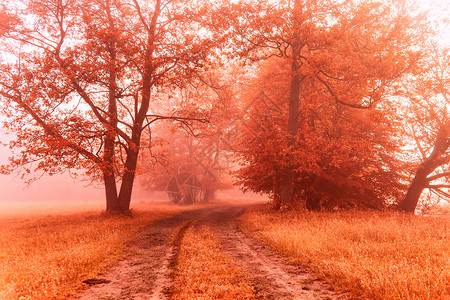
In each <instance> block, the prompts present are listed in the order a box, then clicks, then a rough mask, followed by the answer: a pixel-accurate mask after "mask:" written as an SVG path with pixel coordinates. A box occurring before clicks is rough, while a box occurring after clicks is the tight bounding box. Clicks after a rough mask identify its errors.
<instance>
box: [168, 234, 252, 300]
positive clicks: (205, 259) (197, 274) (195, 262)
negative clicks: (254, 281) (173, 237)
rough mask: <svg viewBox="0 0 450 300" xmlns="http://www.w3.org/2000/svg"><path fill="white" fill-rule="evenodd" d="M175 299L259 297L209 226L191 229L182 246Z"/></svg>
mask: <svg viewBox="0 0 450 300" xmlns="http://www.w3.org/2000/svg"><path fill="white" fill-rule="evenodd" d="M172 292H173V295H172V299H255V297H254V295H253V289H252V288H251V287H250V286H249V285H248V284H247V282H246V278H245V274H244V273H243V272H242V271H241V270H239V269H237V268H236V267H235V266H234V265H233V260H232V259H231V257H229V256H227V255H225V254H224V253H223V252H222V248H221V245H220V241H219V240H218V239H217V237H216V236H215V235H214V233H212V231H211V229H210V228H209V227H207V226H201V227H200V228H195V227H194V226H191V227H189V228H188V229H187V231H186V233H185V235H184V237H183V239H182V241H181V245H180V252H179V254H178V257H177V266H176V270H175V282H174V285H173V287H172Z"/></svg>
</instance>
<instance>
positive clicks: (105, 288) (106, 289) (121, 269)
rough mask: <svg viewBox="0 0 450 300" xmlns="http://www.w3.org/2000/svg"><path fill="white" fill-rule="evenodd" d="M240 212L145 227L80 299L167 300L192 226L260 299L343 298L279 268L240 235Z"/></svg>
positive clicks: (279, 261) (204, 213)
mask: <svg viewBox="0 0 450 300" xmlns="http://www.w3.org/2000/svg"><path fill="white" fill-rule="evenodd" d="M245 209H246V206H245V205H222V206H219V207H209V208H202V209H198V210H194V211H189V212H184V213H183V214H180V215H177V216H175V217H173V218H170V219H168V220H163V221H160V222H157V223H155V224H153V225H152V226H149V227H148V228H145V229H144V230H142V232H141V233H140V234H139V235H138V237H137V238H136V240H135V241H134V242H133V243H131V244H130V245H128V247H127V251H130V253H132V255H131V256H130V257H129V258H127V259H126V260H123V261H121V262H119V263H118V264H117V265H115V266H113V267H112V268H111V269H110V270H109V271H108V272H107V273H106V274H103V275H101V276H99V279H104V280H107V281H110V282H109V283H104V284H98V285H93V286H91V287H89V288H88V289H86V290H85V291H84V292H83V293H82V295H81V297H80V299H84V300H91V299H136V300H137V299H169V298H170V292H169V291H170V287H171V285H172V278H171V273H172V271H173V270H172V269H173V265H174V262H175V261H176V255H177V252H178V246H177V245H179V244H180V243H181V241H182V238H183V235H184V232H185V231H186V229H187V228H188V227H189V226H194V225H192V224H195V226H201V225H208V226H210V227H211V228H212V229H213V230H214V232H215V233H216V234H217V236H218V237H219V239H220V240H221V242H222V246H223V249H224V251H225V253H226V254H227V255H229V256H231V257H232V258H233V260H234V262H235V264H236V266H237V267H239V268H240V269H241V270H244V271H245V272H246V273H247V276H248V279H249V282H250V284H251V285H252V286H253V287H254V289H255V291H256V292H257V296H258V297H259V298H261V299H345V298H346V297H345V296H344V295H343V294H339V293H338V292H336V291H334V290H333V288H332V287H331V286H329V285H328V284H325V283H323V282H321V281H320V280H318V279H317V278H316V277H315V276H314V275H312V274H311V273H308V272H306V271H305V270H303V269H302V268H301V267H299V266H292V265H287V264H285V263H284V260H283V258H282V257H280V256H278V255H277V254H276V253H275V252H273V251H272V250H270V249H268V248H267V247H265V246H264V245H262V244H261V243H259V242H258V241H256V240H254V239H253V238H250V237H248V236H246V235H245V234H244V233H242V232H241V231H240V230H239V229H238V226H237V223H236V220H235V218H236V217H237V216H239V215H241V214H242V213H243V212H244V211H245Z"/></svg>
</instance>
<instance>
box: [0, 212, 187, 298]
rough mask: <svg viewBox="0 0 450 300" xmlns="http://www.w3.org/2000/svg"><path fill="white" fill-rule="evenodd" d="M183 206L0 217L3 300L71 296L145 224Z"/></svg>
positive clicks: (0, 288) (120, 254) (120, 255)
mask: <svg viewBox="0 0 450 300" xmlns="http://www.w3.org/2000/svg"><path fill="white" fill-rule="evenodd" d="M179 210H180V208H177V207H172V206H170V207H169V206H158V207H156V208H154V207H151V206H146V207H141V208H138V209H137V211H136V212H135V213H134V214H133V217H118V216H108V215H105V214H101V213H99V211H100V210H97V212H80V213H72V214H69V213H68V212H67V211H64V213H63V214H55V215H53V216H49V215H45V214H43V212H42V211H41V212H40V213H39V212H38V210H33V211H32V212H31V213H30V214H28V215H27V213H26V210H23V209H21V210H20V214H19V213H17V214H15V213H13V212H14V211H13V210H11V212H12V215H14V216H13V217H11V216H7V215H5V214H3V215H1V216H0V245H1V247H0V299H8V300H10V299H67V298H70V297H72V296H74V295H75V294H76V293H77V292H78V291H79V290H80V289H81V288H83V287H84V286H85V284H83V283H82V281H83V280H85V279H88V278H91V277H97V276H98V275H99V274H101V273H102V272H104V271H105V270H106V268H107V267H108V266H110V265H111V264H113V263H114V262H116V261H118V260H119V259H120V258H123V257H124V255H125V254H124V253H123V252H122V249H123V246H124V245H125V243H127V242H128V241H130V239H132V238H133V235H134V234H135V233H136V232H137V231H138V230H139V229H140V228H142V227H143V226H146V225H149V224H151V223H152V222H154V221H156V220H158V219H161V218H164V217H167V216H169V215H171V214H173V213H175V212H176V211H179ZM54 213H56V210H55V211H54Z"/></svg>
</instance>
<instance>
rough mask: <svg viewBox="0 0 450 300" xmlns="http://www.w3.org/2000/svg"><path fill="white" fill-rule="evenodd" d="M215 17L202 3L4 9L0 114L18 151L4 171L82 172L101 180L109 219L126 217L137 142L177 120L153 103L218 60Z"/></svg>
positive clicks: (46, 2) (42, 2)
mask: <svg viewBox="0 0 450 300" xmlns="http://www.w3.org/2000/svg"><path fill="white" fill-rule="evenodd" d="M214 10H215V5H211V4H210V3H209V1H184V0H170V1H161V0H153V1H141V0H93V1H91V0H89V1H87V0H79V1H69V0H30V1H23V2H17V1H9V0H6V1H3V5H2V6H1V11H0V16H7V18H6V17H5V18H3V17H2V18H0V34H1V37H0V45H1V47H2V49H4V53H3V55H2V56H1V59H2V60H1V64H0V100H1V101H2V108H1V109H2V114H3V116H4V126H5V127H6V128H7V129H8V130H10V131H11V132H14V133H16V135H17V140H16V141H14V142H12V143H11V144H10V146H11V147H13V148H16V149H18V150H19V151H20V153H19V155H18V156H17V157H13V158H12V159H11V163H10V165H9V168H7V169H4V171H8V172H9V171H11V170H13V169H15V168H17V167H19V166H25V172H26V173H30V172H33V171H43V172H47V173H50V174H53V173H58V172H63V171H65V170H68V169H72V170H73V169H78V170H83V172H84V170H87V171H86V172H85V174H86V175H87V176H88V177H90V178H94V179H98V180H102V181H103V183H104V185H105V192H106V208H107V210H110V211H120V212H124V211H127V210H128V209H129V206H130V201H131V194H132V189H133V183H134V179H135V171H136V166H137V161H138V156H139V152H140V148H141V136H142V133H143V132H144V130H146V129H148V128H149V126H150V124H152V123H153V122H154V121H155V120H157V119H160V118H172V119H177V116H174V115H169V116H161V115H158V114H157V113H156V110H155V109H152V101H153V99H155V97H157V96H158V94H159V93H161V92H163V93H164V94H167V93H170V90H171V89H173V88H174V87H177V88H183V86H185V85H186V83H187V82H189V80H190V79H191V78H192V77H193V76H195V74H196V73H198V72H200V71H201V70H202V68H203V67H204V66H205V65H207V64H208V62H209V60H210V59H212V57H213V56H214V55H213V54H214V53H217V48H218V47H220V46H219V45H220V41H221V39H220V34H219V32H220V29H218V28H217V27H215V26H216V25H217V24H219V21H218V18H212V17H211V16H213V15H214ZM216 21H217V23H216V24H213V22H216ZM163 113H164V112H163ZM117 183H120V186H118V185H116V184H117Z"/></svg>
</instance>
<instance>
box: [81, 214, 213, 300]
mask: <svg viewBox="0 0 450 300" xmlns="http://www.w3.org/2000/svg"><path fill="white" fill-rule="evenodd" d="M204 213H205V210H204V209H199V210H195V211H187V212H184V213H183V214H179V215H176V216H174V217H172V218H169V219H165V220H161V221H157V222H155V223H153V224H152V225H150V226H148V227H146V228H144V229H143V230H141V231H140V232H139V233H138V235H137V238H136V239H135V240H134V241H133V242H131V243H130V244H129V245H127V246H126V249H125V252H126V253H131V255H130V256H129V257H127V258H126V259H125V260H122V261H119V262H118V263H117V264H116V265H114V266H112V267H111V268H110V269H109V270H108V271H107V272H106V273H105V274H101V275H99V277H101V278H102V279H105V280H107V281H109V282H108V283H105V284H99V285H94V286H92V287H89V288H88V289H87V290H85V291H84V292H83V293H82V294H81V296H80V297H79V299H81V300H97V299H111V300H113V299H114V300H116V299H135V300H140V299H154V300H160V299H169V297H170V295H169V289H170V287H171V286H172V278H171V274H172V268H173V262H174V260H175V258H176V255H177V252H178V249H177V248H178V247H177V245H176V244H177V243H176V242H177V239H178V240H181V239H182V236H183V234H184V231H185V230H186V229H187V227H188V226H189V225H190V222H191V221H192V220H194V219H198V218H200V217H201V216H202V215H203V214H204ZM173 239H175V243H172V242H173V241H172V240H173ZM178 242H179V241H178Z"/></svg>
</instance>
